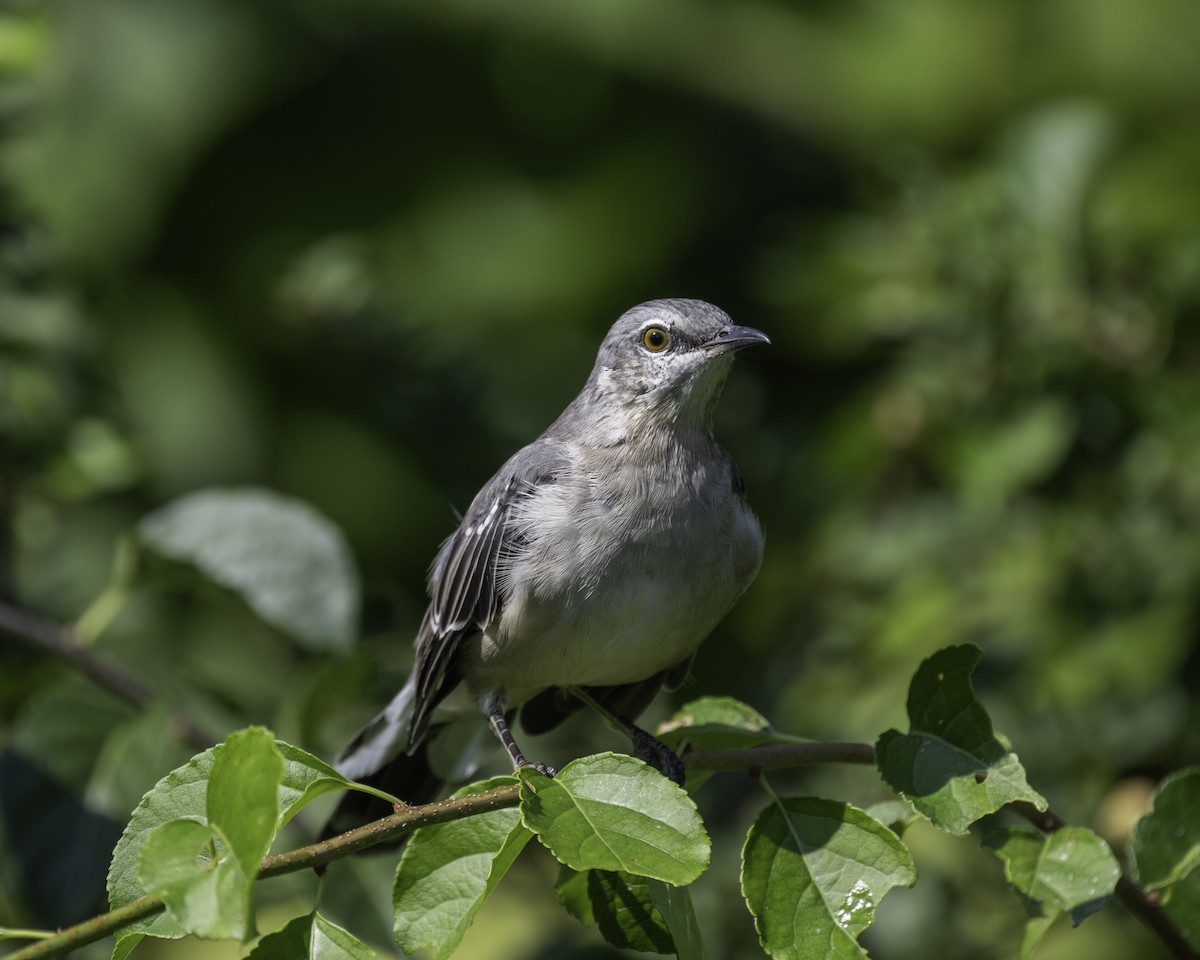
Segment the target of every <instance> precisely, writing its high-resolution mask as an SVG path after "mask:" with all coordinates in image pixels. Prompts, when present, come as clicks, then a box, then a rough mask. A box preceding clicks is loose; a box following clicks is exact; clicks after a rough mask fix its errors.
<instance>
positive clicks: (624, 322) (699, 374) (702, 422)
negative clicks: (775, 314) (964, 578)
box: [585, 300, 770, 427]
mask: <svg viewBox="0 0 1200 960" xmlns="http://www.w3.org/2000/svg"><path fill="white" fill-rule="evenodd" d="M756 343H770V340H768V339H767V335H766V334H765V333H762V332H761V331H759V330H755V329H754V328H753V327H743V326H738V325H737V324H735V323H734V322H733V321H732V320H731V319H730V318H729V315H728V314H726V313H725V311H723V310H721V309H719V308H718V307H714V306H713V305H712V304H711V303H705V302H704V301H703V300H651V301H649V302H648V303H642V304H639V305H638V306H636V307H634V308H633V309H631V310H628V311H626V312H625V313H624V314H622V315H621V317H620V318H619V319H618V320H617V322H616V323H614V324H613V326H612V329H610V330H609V331H608V334H607V335H606V336H605V338H604V342H603V343H602V344H601V345H600V353H599V355H598V356H597V357H596V366H595V368H594V369H593V370H592V375H591V377H590V378H589V380H588V387H589V388H590V389H591V391H592V400H593V401H594V402H599V403H602V404H604V405H606V406H611V405H614V404H615V405H616V406H617V408H619V409H620V410H621V411H622V412H623V414H624V415H625V417H626V418H627V419H634V420H637V421H643V419H644V418H649V419H650V420H660V421H663V422H672V423H676V424H680V425H694V426H700V427H708V426H710V425H711V423H712V413H713V408H714V406H715V405H716V402H717V399H718V398H719V397H720V395H721V390H722V388H723V387H724V385H725V378H726V377H727V376H728V375H729V368H730V366H731V365H732V362H733V354H734V353H735V352H736V351H738V350H740V349H742V348H743V347H749V346H753V345H754V344H756ZM585 392H586V391H585Z"/></svg>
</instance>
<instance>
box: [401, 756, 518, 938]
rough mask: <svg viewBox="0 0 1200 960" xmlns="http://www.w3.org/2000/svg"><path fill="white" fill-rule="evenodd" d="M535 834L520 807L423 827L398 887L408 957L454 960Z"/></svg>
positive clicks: (412, 841) (474, 787) (489, 783)
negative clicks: (422, 954)
mask: <svg viewBox="0 0 1200 960" xmlns="http://www.w3.org/2000/svg"><path fill="white" fill-rule="evenodd" d="M512 782H513V780H512V778H511V777H496V778H495V779H493V780H484V781H481V782H479V783H473V784H471V785H469V786H467V787H464V788H463V789H461V790H459V791H458V792H457V793H456V794H455V796H456V797H464V796H470V795H471V794H475V793H482V792H483V791H485V790H491V789H494V788H496V787H501V786H508V785H511V784H512ZM531 836H532V834H531V833H530V832H529V831H528V830H526V829H525V827H524V826H522V824H521V812H520V810H517V809H515V808H508V809H503V810H491V811H489V812H487V813H483V814H479V815H478V816H474V817H467V818H465V819H462V820H451V821H449V822H447V823H435V824H431V825H430V826H427V827H421V828H420V829H419V830H417V831H416V832H414V833H413V835H412V836H411V837H410V838H409V840H408V843H407V844H406V845H405V848H404V853H403V855H402V856H401V857H400V864H399V866H398V867H397V868H396V881H395V883H394V884H393V886H392V907H393V933H394V934H395V937H396V943H398V944H399V945H400V947H401V949H403V950H404V951H405V952H406V953H412V952H414V951H416V950H419V949H421V948H422V947H431V948H433V949H434V950H435V951H436V954H437V956H438V957H439V958H444V957H448V956H449V955H450V954H451V953H453V952H454V949H455V947H457V946H458V944H459V942H460V941H461V940H462V938H463V934H465V933H466V932H467V928H468V927H469V926H470V925H471V921H472V920H474V919H475V914H476V913H477V912H478V910H479V908H480V907H481V906H482V905H483V901H484V900H486V899H487V897H488V895H489V894H490V893H491V892H492V891H493V890H494V889H495V888H496V884H497V883H499V882H500V879H501V878H502V877H503V876H504V874H505V873H506V872H507V871H508V868H509V867H510V866H512V862H513V860H515V859H516V856H517V854H518V853H520V852H521V850H522V848H523V847H524V846H525V844H526V843H528V842H529V838H530V837H531Z"/></svg>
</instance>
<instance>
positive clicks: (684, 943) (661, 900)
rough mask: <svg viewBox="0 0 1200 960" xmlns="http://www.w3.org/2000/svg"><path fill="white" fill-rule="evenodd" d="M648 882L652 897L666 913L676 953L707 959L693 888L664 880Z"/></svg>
mask: <svg viewBox="0 0 1200 960" xmlns="http://www.w3.org/2000/svg"><path fill="white" fill-rule="evenodd" d="M647 886H648V888H649V890H650V900H651V902H653V904H654V908H655V909H656V910H657V911H658V912H659V913H660V914H662V917H663V919H664V920H665V921H666V923H667V930H668V931H669V932H670V934H671V939H672V940H673V941H674V942H675V956H676V957H678V958H679V960H704V958H705V956H706V951H705V949H704V939H703V937H701V935H700V925H699V923H698V922H697V921H696V910H695V908H694V907H693V906H692V894H691V891H690V890H689V889H688V888H687V887H673V886H671V884H669V883H663V882H662V881H660V880H648V881H647Z"/></svg>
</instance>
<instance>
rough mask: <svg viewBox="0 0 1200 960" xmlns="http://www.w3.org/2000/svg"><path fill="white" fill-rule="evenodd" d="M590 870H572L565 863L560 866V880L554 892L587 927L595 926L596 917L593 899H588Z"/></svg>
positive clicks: (559, 900)
mask: <svg viewBox="0 0 1200 960" xmlns="http://www.w3.org/2000/svg"><path fill="white" fill-rule="evenodd" d="M590 872H591V871H588V870H583V871H579V870H572V869H571V868H570V867H568V866H567V865H566V864H565V863H560V864H559V867H558V880H557V882H556V883H555V884H554V893H555V895H556V896H557V897H558V902H559V903H561V904H562V905H563V907H565V908H566V911H567V913H569V914H570V915H571V916H573V917H574V918H575V919H576V920H578V921H579V922H580V923H582V924H583V925H584V926H585V927H591V926H594V925H595V923H596V917H595V915H594V914H593V913H592V901H591V900H589V899H588V873H590Z"/></svg>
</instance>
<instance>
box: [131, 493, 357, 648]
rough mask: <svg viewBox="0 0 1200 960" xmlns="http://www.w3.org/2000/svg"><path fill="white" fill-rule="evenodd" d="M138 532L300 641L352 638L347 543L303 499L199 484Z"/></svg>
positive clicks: (332, 643) (353, 587)
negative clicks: (240, 598)
mask: <svg viewBox="0 0 1200 960" xmlns="http://www.w3.org/2000/svg"><path fill="white" fill-rule="evenodd" d="M138 533H139V535H140V537H141V539H142V542H143V543H145V544H146V545H147V546H148V547H149V548H150V549H152V550H154V551H155V552H156V553H159V554H161V555H162V556H165V557H169V558H170V559H172V560H178V561H181V562H184V563H190V564H192V565H194V566H195V567H196V568H197V569H198V570H199V571H200V572H201V573H202V574H204V576H206V577H207V578H208V579H210V580H212V581H213V582H214V583H218V584H220V585H221V586H223V587H227V588H229V589H230V590H233V591H234V592H235V593H237V594H238V595H240V596H241V597H242V598H243V599H244V600H245V601H246V603H248V604H249V605H250V607H251V608H252V609H253V610H254V612H255V613H257V614H258V615H259V616H260V617H262V618H263V620H265V621H266V622H267V623H269V624H271V625H272V626H274V627H277V628H278V629H280V630H282V631H283V632H284V633H286V634H288V635H289V636H292V637H294V638H296V639H297V640H299V641H300V642H301V643H303V644H304V645H305V646H307V647H310V648H312V649H316V650H336V651H344V650H347V649H349V648H350V647H351V645H352V644H353V643H354V637H355V632H356V629H357V616H358V604H359V600H358V597H359V583H358V573H357V572H356V570H355V567H354V562H353V559H352V557H351V555H350V549H349V547H348V546H347V544H346V541H345V538H344V537H343V535H342V532H341V531H340V530H339V529H338V528H337V527H336V526H334V525H333V524H332V523H330V522H329V520H327V519H326V518H325V517H323V516H321V515H320V514H319V513H317V512H316V511H315V510H314V509H313V508H312V507H310V506H308V505H307V504H306V503H303V502H301V501H299V500H295V499H292V498H291V497H284V496H281V495H280V494H277V493H273V492H271V491H269V490H259V489H254V488H235V489H227V490H202V491H199V492H197V493H192V494H188V495H187V496H184V497H180V498H179V499H178V500H175V501H172V502H171V503H169V504H167V506H165V507H162V508H161V509H159V510H156V511H154V512H153V513H151V514H150V515H148V516H147V517H145V518H144V519H143V520H142V521H141V523H140V524H139V525H138Z"/></svg>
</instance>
